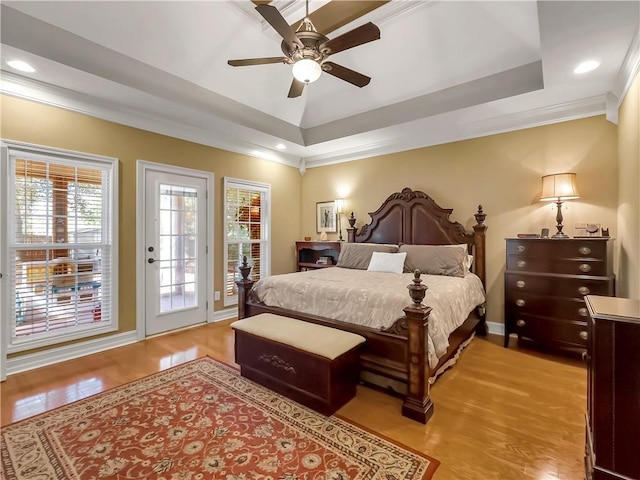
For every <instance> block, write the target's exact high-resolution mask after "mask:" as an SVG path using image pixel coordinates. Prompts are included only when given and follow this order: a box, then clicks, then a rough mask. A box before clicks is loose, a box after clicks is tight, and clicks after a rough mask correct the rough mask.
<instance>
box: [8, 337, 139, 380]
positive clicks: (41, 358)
mask: <svg viewBox="0 0 640 480" xmlns="http://www.w3.org/2000/svg"><path fill="white" fill-rule="evenodd" d="M137 341H138V340H137V336H136V331H135V330H131V331H129V332H124V333H118V334H116V335H109V336H107V337H101V338H96V339H94V340H87V341H86V342H79V343H72V344H71V345H65V346H64V347H58V348H50V349H47V350H43V351H41V352H36V353H28V354H26V355H20V356H18V357H14V358H8V359H7V375H13V374H15V373H20V372H25V371H27V370H33V369H34V368H40V367H45V366H47V365H52V364H54V363H58V362H64V361H65V360H71V359H73V358H78V357H84V356H85V355H91V354H92V353H98V352H103V351H105V350H110V349H112V348H116V347H122V346H124V345H129V344H131V343H135V342H137Z"/></svg>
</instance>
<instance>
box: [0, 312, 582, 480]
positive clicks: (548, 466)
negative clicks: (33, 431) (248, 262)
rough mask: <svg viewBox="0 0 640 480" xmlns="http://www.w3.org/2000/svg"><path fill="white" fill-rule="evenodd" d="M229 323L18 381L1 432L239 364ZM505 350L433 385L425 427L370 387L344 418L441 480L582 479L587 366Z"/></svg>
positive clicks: (485, 353) (480, 346) (491, 343)
mask: <svg viewBox="0 0 640 480" xmlns="http://www.w3.org/2000/svg"><path fill="white" fill-rule="evenodd" d="M228 324H229V322H221V323H217V324H210V325H207V326H200V327H197V328H192V329H189V330H183V331H180V332H176V333H171V334H168V335H164V336H159V337H155V338H151V339H148V340H146V341H144V342H140V343H137V344H134V345H128V346H125V347H121V348H117V349H113V350H109V351H106V352H102V353H98V354H95V355H90V356H87V357H83V358H81V359H77V360H71V361H68V362H64V363H59V364H56V365H52V366H49V367H45V368H41V369H37V370H33V371H29V372H24V373H20V374H16V375H12V376H10V377H9V378H8V379H7V381H6V382H3V383H2V385H1V387H0V388H1V402H2V403H1V406H2V417H1V424H2V425H7V424H9V423H11V422H14V421H17V420H20V419H22V418H26V417H29V416H32V415H35V414H37V413H41V412H43V411H46V410H50V409H52V408H55V407H59V406H61V405H65V404H67V403H70V402H72V401H75V400H78V399H80V398H84V397H86V396H88V395H92V394H95V393H98V392H102V391H104V390H107V389H109V388H112V387H115V386H118V385H122V384H123V383H126V382H129V381H132V380H136V379H138V378H141V377H143V376H145V375H149V374H152V373H154V372H157V371H159V370H162V369H165V368H168V367H170V366H172V365H177V364H179V363H182V362H185V361H188V360H191V359H194V358H197V357H201V356H204V355H210V356H211V357H213V358H216V359H218V360H221V361H223V362H225V363H228V364H233V335H232V331H231V329H230V328H229V325H228ZM501 342H502V339H501V338H499V337H493V336H489V337H487V338H476V339H475V340H474V341H473V342H472V343H471V345H469V347H467V349H466V350H465V351H464V352H463V353H462V355H461V357H460V359H459V361H458V364H457V365H456V366H455V367H454V368H453V369H451V370H449V371H448V372H446V373H445V374H444V375H443V376H442V377H441V378H440V379H439V380H438V382H437V383H436V385H435V386H434V387H433V389H432V397H433V401H434V403H435V413H434V416H433V417H432V419H431V420H430V421H429V423H428V424H427V425H426V426H425V425H421V424H419V423H416V422H413V421H411V420H408V419H406V418H404V417H402V416H401V415H400V406H401V400H400V399H398V398H396V397H393V396H391V395H388V394H386V393H383V392H380V391H377V390H374V389H371V388H368V387H365V386H359V387H358V393H357V396H356V398H355V399H354V400H352V401H351V402H349V403H348V404H347V405H346V406H345V407H343V408H342V409H341V410H340V411H339V412H338V414H339V415H341V416H342V417H344V418H346V419H348V420H352V421H354V422H356V423H360V424H362V425H365V426H367V427H368V428H369V429H372V430H374V431H376V432H379V433H381V434H383V435H386V436H387V437H390V438H392V439H394V440H396V441H398V442H400V443H403V444H405V445H407V446H410V447H412V448H414V449H416V450H420V451H423V452H425V453H427V454H429V455H431V456H433V457H435V458H437V459H438V460H440V462H442V464H441V465H440V467H439V468H438V470H437V471H436V474H435V477H434V478H435V479H436V480H464V479H472V480H490V479H496V480H518V479H526V480H530V479H538V480H555V479H558V478H560V479H570V480H579V479H582V478H583V467H582V458H583V442H584V413H585V409H586V370H585V368H584V366H583V365H582V364H581V362H580V361H579V360H577V359H570V358H566V357H562V356H554V355H550V354H544V353H537V352H536V351H535V350H532V349H527V348H526V347H524V346H516V345H515V344H516V343H517V342H515V341H512V342H511V344H512V347H511V348H510V349H508V350H507V349H505V348H503V347H502V346H501Z"/></svg>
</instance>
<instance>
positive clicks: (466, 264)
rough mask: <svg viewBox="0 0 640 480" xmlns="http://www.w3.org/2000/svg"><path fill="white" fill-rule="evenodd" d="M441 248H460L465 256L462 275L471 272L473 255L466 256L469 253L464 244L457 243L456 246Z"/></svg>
mask: <svg viewBox="0 0 640 480" xmlns="http://www.w3.org/2000/svg"><path fill="white" fill-rule="evenodd" d="M442 246H443V247H449V248H460V249H462V250H464V253H465V254H466V255H467V256H466V258H465V261H464V273H465V275H466V274H467V273H469V272H470V271H471V265H472V264H473V255H469V254H467V252H468V251H469V247H468V246H467V244H466V243H459V244H458V245H442Z"/></svg>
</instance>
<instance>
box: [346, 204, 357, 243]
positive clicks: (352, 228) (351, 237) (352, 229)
mask: <svg viewBox="0 0 640 480" xmlns="http://www.w3.org/2000/svg"><path fill="white" fill-rule="evenodd" d="M348 220H349V228H347V242H349V243H353V242H355V241H356V233H357V232H358V229H357V228H356V217H354V216H353V212H351V216H350V217H349V218H348Z"/></svg>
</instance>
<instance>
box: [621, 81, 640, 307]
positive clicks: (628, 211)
mask: <svg viewBox="0 0 640 480" xmlns="http://www.w3.org/2000/svg"><path fill="white" fill-rule="evenodd" d="M618 152H619V172H618V173H619V178H620V180H619V184H620V187H619V193H618V236H619V239H620V240H619V243H618V247H619V248H620V250H619V251H620V254H619V258H620V271H619V275H618V292H617V294H618V296H619V297H627V298H635V299H640V75H638V76H636V79H635V81H634V82H633V85H632V86H631V88H630V89H629V91H628V92H627V95H626V97H625V99H624V101H623V102H622V105H621V106H620V109H619V111H618Z"/></svg>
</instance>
